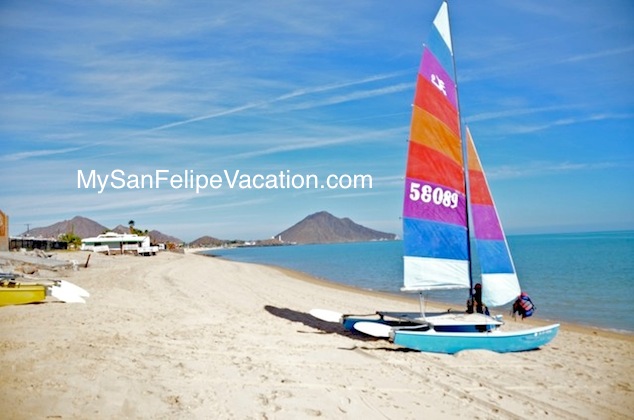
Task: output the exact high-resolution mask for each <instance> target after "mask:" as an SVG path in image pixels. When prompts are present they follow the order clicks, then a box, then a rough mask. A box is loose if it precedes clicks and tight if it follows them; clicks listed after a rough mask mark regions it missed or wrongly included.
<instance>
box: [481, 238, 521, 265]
mask: <svg viewBox="0 0 634 420" xmlns="http://www.w3.org/2000/svg"><path fill="white" fill-rule="evenodd" d="M475 242H476V248H477V250H478V261H479V262H480V269H481V270H482V273H514V272H515V269H514V268H513V262H512V261H511V258H510V256H509V253H508V250H507V249H506V243H505V242H504V241H488V240H481V239H476V241H475Z"/></svg>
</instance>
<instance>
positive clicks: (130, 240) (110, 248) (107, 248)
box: [81, 232, 159, 255]
mask: <svg viewBox="0 0 634 420" xmlns="http://www.w3.org/2000/svg"><path fill="white" fill-rule="evenodd" d="M81 250H82V251H93V252H106V253H108V254H110V253H111V252H119V253H121V254H123V253H125V252H133V253H136V254H139V255H155V254H156V253H157V252H158V250H159V247H158V246H151V245H150V237H149V236H139V235H136V234H130V233H116V232H106V233H103V234H101V235H98V236H95V237H93V238H85V239H82V240H81Z"/></svg>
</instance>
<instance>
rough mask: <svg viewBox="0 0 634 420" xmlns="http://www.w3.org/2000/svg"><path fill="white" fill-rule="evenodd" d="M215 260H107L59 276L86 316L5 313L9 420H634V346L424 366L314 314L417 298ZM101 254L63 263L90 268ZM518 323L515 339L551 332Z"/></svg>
mask: <svg viewBox="0 0 634 420" xmlns="http://www.w3.org/2000/svg"><path fill="white" fill-rule="evenodd" d="M200 251H201V249H196V250H195V252H192V251H186V252H185V253H182V254H179V253H171V252H163V253H159V254H158V255H157V256H155V257H135V256H131V255H117V256H106V255H101V254H94V255H93V256H92V258H91V260H90V265H89V266H88V268H84V267H83V265H81V264H80V266H79V269H78V270H77V271H73V270H65V271H59V272H56V273H47V276H51V277H58V278H67V279H68V280H70V281H72V282H74V283H76V284H77V285H79V286H81V287H84V288H86V289H87V290H89V291H90V292H91V297H90V299H89V300H88V302H87V303H86V304H85V305H82V304H63V303H58V302H53V301H50V302H47V303H44V304H32V305H21V306H8V307H3V308H0V356H1V357H2V359H3V362H4V366H5V368H4V369H3V379H2V381H1V382H0V383H1V385H0V391H1V392H0V405H1V406H2V407H5V408H4V409H3V410H5V415H6V416H7V417H8V418H47V417H52V418H79V417H83V418H85V417H95V418H104V417H107V418H112V417H122V416H123V417H128V418H130V417H131V418H208V417H209V416H212V417H215V418H282V419H284V418H289V419H290V418H309V417H321V418H327V419H331V418H332V419H335V418H336V419H340V418H351V419H352V418H361V417H363V418H367V419H374V418H399V419H414V418H463V417H464V413H466V412H477V413H478V417H479V418H484V419H489V418H491V419H493V418H524V417H534V416H537V417H544V416H549V417H552V418H570V419H572V418H579V417H582V418H615V419H618V418H623V419H626V418H631V413H632V412H634V398H633V397H634V385H633V383H632V378H633V377H634V375H632V373H634V336H632V335H631V334H623V333H619V332H614V331H609V330H602V329H598V328H592V327H586V326H580V325H575V324H569V323H562V327H561V331H560V333H559V335H558V336H557V337H556V338H555V340H554V341H553V342H552V343H551V344H550V345H547V346H545V347H543V348H541V349H539V350H536V351H531V352H523V353H509V354H495V353H490V352H485V351H466V352H461V353H458V354H456V355H453V356H450V355H441V354H431V353H419V352H414V351H409V350H406V349H402V348H399V347H398V346H395V345H393V344H391V343H389V342H387V341H384V340H375V339H373V338H369V337H365V336H362V335H357V334H352V333H349V332H346V331H345V330H343V328H342V327H341V326H340V325H337V324H332V323H327V322H323V321H319V320H316V319H314V318H313V317H311V316H310V315H309V314H308V312H309V311H310V309H312V308H326V309H333V310H337V311H349V312H354V313H373V312H374V311H376V310H379V309H381V310H410V311H415V310H418V302H417V301H416V300H415V299H411V298H409V297H407V296H399V295H395V294H390V293H384V292H374V291H368V290H361V289H356V288H353V287H351V286H346V285H341V284H337V283H333V282H330V281H327V280H322V279H317V278H314V277H311V276H309V275H308V274H305V273H301V272H297V271H294V270H289V269H286V268H283V267H273V266H267V265H259V264H251V263H242V262H234V261H230V260H226V259H223V258H208V257H206V256H204V255H197V253H198V252H200ZM87 254H88V253H86V252H63V253H58V258H60V259H74V260H77V261H80V262H81V261H85V260H86V257H87ZM427 309H428V310H446V309H447V306H446V304H442V303H436V302H434V303H432V302H429V303H428V305H427ZM504 315H505V320H506V322H507V324H506V325H505V326H504V328H509V329H521V328H527V327H529V326H531V325H542V324H546V323H547V322H546V321H544V320H540V319H527V320H524V321H520V320H517V321H514V320H512V318H510V317H509V316H508V315H507V314H504ZM474 410H475V411H474Z"/></svg>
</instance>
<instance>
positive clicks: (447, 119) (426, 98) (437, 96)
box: [414, 73, 460, 136]
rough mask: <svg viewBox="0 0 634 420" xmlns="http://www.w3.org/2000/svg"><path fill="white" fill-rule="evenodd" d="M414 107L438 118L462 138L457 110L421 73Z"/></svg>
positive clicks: (417, 82) (417, 83)
mask: <svg viewBox="0 0 634 420" xmlns="http://www.w3.org/2000/svg"><path fill="white" fill-rule="evenodd" d="M414 105H416V106H418V107H419V108H422V109H424V110H425V111H427V112H429V113H430V114H432V115H433V116H434V117H436V118H438V119H439V120H440V121H442V122H443V123H444V124H445V125H446V126H447V128H449V129H450V130H451V131H452V132H453V133H454V134H455V135H456V136H460V125H459V122H458V112H457V111H456V108H454V106H453V105H452V104H451V103H450V102H449V101H448V100H447V99H446V98H445V95H444V94H443V93H442V92H441V91H440V90H439V89H438V88H437V87H436V86H434V85H433V83H431V82H430V81H429V80H427V79H425V78H424V77H423V76H421V75H420V73H419V74H418V79H417V81H416V96H415V97H414Z"/></svg>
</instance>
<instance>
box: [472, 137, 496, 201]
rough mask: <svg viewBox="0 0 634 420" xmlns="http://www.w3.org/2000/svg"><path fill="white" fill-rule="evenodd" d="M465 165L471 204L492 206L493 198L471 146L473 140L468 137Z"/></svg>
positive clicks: (473, 148)
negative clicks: (467, 170) (467, 169)
mask: <svg viewBox="0 0 634 420" xmlns="http://www.w3.org/2000/svg"><path fill="white" fill-rule="evenodd" d="M467 164H468V167H469V195H470V202H471V203H472V204H484V205H490V206H492V205H493V198H492V197H491V192H490V191H489V186H488V185H487V181H486V178H485V176H484V172H483V170H482V166H481V165H480V159H479V158H478V155H477V153H476V150H475V147H474V145H473V140H472V139H471V137H470V136H469V140H468V141H467Z"/></svg>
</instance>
